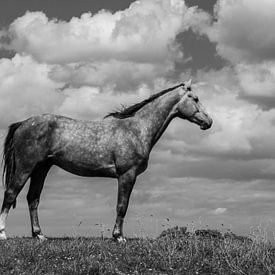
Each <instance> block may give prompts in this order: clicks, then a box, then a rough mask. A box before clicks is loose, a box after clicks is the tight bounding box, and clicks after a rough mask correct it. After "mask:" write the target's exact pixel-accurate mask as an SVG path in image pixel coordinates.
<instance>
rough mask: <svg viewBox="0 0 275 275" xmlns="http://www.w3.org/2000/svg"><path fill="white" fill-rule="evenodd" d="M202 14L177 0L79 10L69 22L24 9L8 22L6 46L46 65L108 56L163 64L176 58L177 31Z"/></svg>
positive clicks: (196, 19) (201, 16) (159, 0)
mask: <svg viewBox="0 0 275 275" xmlns="http://www.w3.org/2000/svg"><path fill="white" fill-rule="evenodd" d="M205 16H206V15H205V13H203V12H202V11H198V10H197V9H196V8H187V6H186V5H185V3H184V2H183V1H180V0H172V1H166V0H158V1H152V0H144V1H136V2H134V3H132V4H131V5H130V7H129V8H128V9H125V10H123V11H117V12H115V13H113V14H112V13H110V12H108V11H105V10H102V11H100V12H98V13H97V14H94V15H92V14H91V13H84V14H82V15H81V17H80V18H77V17H73V18H72V19H71V20H70V21H69V22H65V21H60V20H57V19H49V18H47V16H46V15H45V14H44V13H43V12H27V13H26V14H25V15H23V16H21V17H19V18H17V19H16V20H15V21H14V22H13V23H12V24H11V25H10V27H9V30H8V33H7V35H8V36H9V37H10V38H11V42H10V44H9V45H6V47H9V49H13V50H15V51H16V52H18V53H26V54H29V55H32V56H34V58H36V59H37V60H39V61H42V62H48V63H61V64H64V63H71V62H79V61H87V60H93V61H104V60H105V61H106V60H110V59H116V60H123V61H125V60H127V61H133V62H138V63H162V62H163V61H165V60H167V59H171V58H172V59H173V58H175V57H177V54H178V49H177V47H176V45H175V44H174V40H175V37H176V35H177V34H178V33H179V32H182V31H184V30H187V29H188V28H189V27H190V26H191V25H194V26H196V25H198V24H202V22H201V21H203V20H204V19H203V18H204V17H205ZM199 18H202V19H201V20H199V21H200V22H197V21H198V19H199ZM41 33H43V36H41Z"/></svg>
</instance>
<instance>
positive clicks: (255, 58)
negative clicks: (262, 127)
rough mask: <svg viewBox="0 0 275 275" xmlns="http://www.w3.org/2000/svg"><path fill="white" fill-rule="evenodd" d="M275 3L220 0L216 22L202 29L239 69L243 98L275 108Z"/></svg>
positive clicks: (262, 106)
mask: <svg viewBox="0 0 275 275" xmlns="http://www.w3.org/2000/svg"><path fill="white" fill-rule="evenodd" d="M274 16H275V2H274V1H271V0H264V1H261V2H259V1H256V0H252V1H248V0H240V1H239V0H232V1H225V0H219V1H218V2H217V4H216V6H215V17H216V21H215V22H214V23H212V24H209V25H205V27H204V29H203V30H202V32H204V33H206V34H207V36H208V37H209V39H210V40H211V41H212V42H214V43H216V50H217V53H218V54H219V55H220V56H222V57H223V58H225V59H227V60H228V61H229V62H230V63H231V64H232V65H233V69H234V70H235V74H236V79H237V81H238V82H239V85H240V88H241V90H242V91H241V94H242V98H243V99H245V100H248V101H250V102H252V103H255V104H257V105H258V106H260V107H261V108H264V109H270V108H273V107H275V98H274V97H275V93H274V89H275V74H274V72H275V50H274V49H275V35H274V31H273V21H274Z"/></svg>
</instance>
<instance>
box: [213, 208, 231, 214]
mask: <svg viewBox="0 0 275 275" xmlns="http://www.w3.org/2000/svg"><path fill="white" fill-rule="evenodd" d="M226 211H227V208H224V207H218V208H216V209H215V210H213V211H211V212H210V213H213V214H214V215H221V214H224V213H225V212H226Z"/></svg>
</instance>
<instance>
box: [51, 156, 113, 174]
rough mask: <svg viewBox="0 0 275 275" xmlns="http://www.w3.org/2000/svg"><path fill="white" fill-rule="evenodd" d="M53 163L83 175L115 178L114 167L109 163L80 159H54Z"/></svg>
mask: <svg viewBox="0 0 275 275" xmlns="http://www.w3.org/2000/svg"><path fill="white" fill-rule="evenodd" d="M54 164H55V165H57V166H58V167H60V168H62V169H64V170H66V171H67V172H70V173H72V174H75V175H79V176H83V177H110V178H116V177H117V173H116V167H115V165H114V164H109V163H104V162H103V163H100V164H99V163H96V162H91V161H83V159H82V160H80V159H78V160H77V159H74V160H68V159H62V158H59V159H55V160H54Z"/></svg>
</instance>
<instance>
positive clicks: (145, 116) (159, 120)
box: [136, 90, 180, 152]
mask: <svg viewBox="0 0 275 275" xmlns="http://www.w3.org/2000/svg"><path fill="white" fill-rule="evenodd" d="M179 100H180V95H179V92H178V91H177V90H175V91H171V92H169V93H168V94H165V95H163V96H160V97H159V98H157V99H155V100H154V101H152V102H150V103H149V104H148V105H146V106H145V107H143V108H142V110H140V111H139V112H138V113H137V114H136V116H137V117H138V119H139V121H140V127H141V139H142V143H143V145H144V146H146V149H147V150H148V152H150V151H151V149H152V147H153V146H154V145H155V144H156V142H157V141H158V140H159V138H160V137H161V136H162V134H163V132H164V131H165V130H166V128H167V126H168V125H169V123H170V121H171V120H172V119H173V118H174V117H175V106H176V104H177V103H178V102H179Z"/></svg>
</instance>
